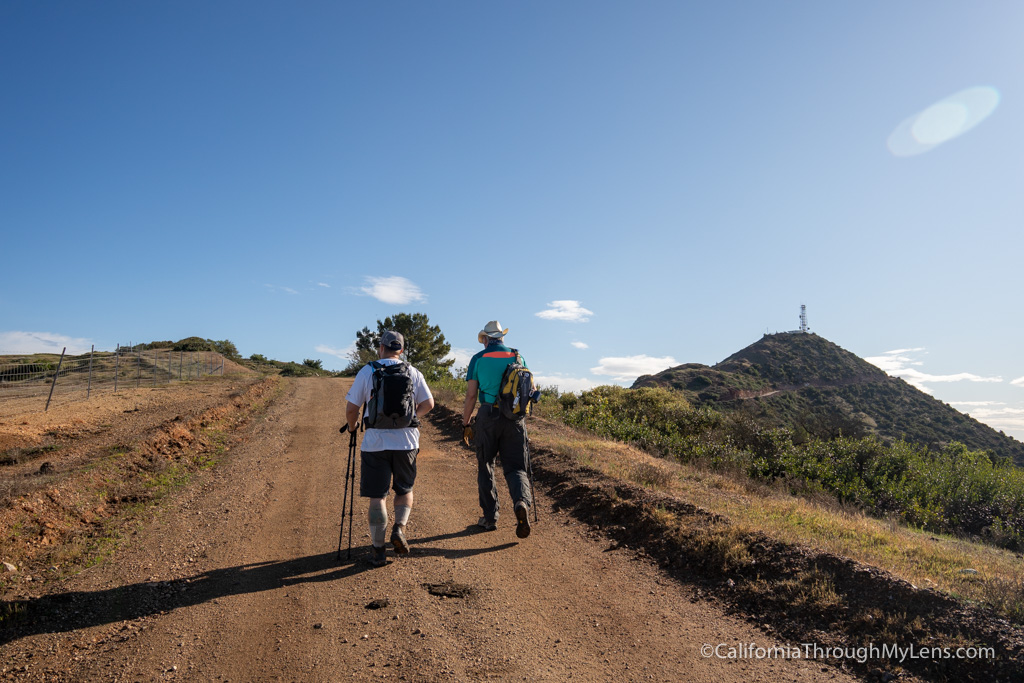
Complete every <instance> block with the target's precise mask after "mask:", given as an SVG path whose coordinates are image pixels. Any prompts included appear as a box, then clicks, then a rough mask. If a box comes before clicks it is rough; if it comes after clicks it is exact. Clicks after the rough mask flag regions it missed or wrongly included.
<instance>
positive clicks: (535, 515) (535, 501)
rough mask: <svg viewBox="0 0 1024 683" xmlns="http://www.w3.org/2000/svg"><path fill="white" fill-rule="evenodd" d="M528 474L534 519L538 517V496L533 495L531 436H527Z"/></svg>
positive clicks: (536, 519)
mask: <svg viewBox="0 0 1024 683" xmlns="http://www.w3.org/2000/svg"><path fill="white" fill-rule="evenodd" d="M526 474H527V477H528V478H529V480H530V500H532V501H533V521H534V522H538V521H539V520H538V518H537V498H536V497H535V496H534V495H533V454H532V453H530V437H526Z"/></svg>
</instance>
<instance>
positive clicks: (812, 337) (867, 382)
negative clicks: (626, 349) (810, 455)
mask: <svg viewBox="0 0 1024 683" xmlns="http://www.w3.org/2000/svg"><path fill="white" fill-rule="evenodd" d="M652 386H660V387H666V388H669V389H674V390H676V391H679V392H681V393H683V394H684V395H685V396H686V398H687V399H688V400H689V401H691V402H692V403H694V404H702V405H709V406H712V407H714V408H716V409H717V410H720V411H722V412H727V413H728V412H743V413H747V414H751V415H755V416H758V417H761V418H764V419H767V420H769V421H771V422H774V423H776V424H780V425H783V426H786V427H788V428H789V429H791V430H793V432H794V434H795V435H796V436H797V437H798V438H799V437H809V436H825V437H829V436H837V435H838V434H839V433H842V434H845V435H848V436H857V435H860V434H877V435H878V436H880V437H882V438H883V439H886V440H892V439H899V438H903V439H906V440H907V441H913V442H915V443H920V444H924V445H928V446H932V447H941V446H942V445H944V444H946V443H949V442H951V441H959V442H961V443H963V444H965V445H966V446H967V447H968V448H970V449H973V450H988V451H992V452H994V453H995V454H996V455H997V456H1000V457H1004V458H1009V459H1011V460H1012V461H1013V462H1014V463H1016V464H1017V465H1022V466H1024V444H1022V443H1021V442H1019V441H1017V440H1016V439H1013V438H1011V437H1009V436H1006V435H1004V434H1003V433H1001V432H997V431H996V430H994V429H992V428H991V427H989V426H987V425H984V424H982V423H980V422H978V421H977V420H975V419H974V418H972V417H970V416H969V415H965V414H964V413H961V412H960V411H958V410H956V409H954V408H952V407H950V406H949V405H948V404H945V403H943V402H942V401H939V400H937V399H935V398H933V397H931V396H929V395H928V394H926V393H924V392H923V391H921V390H919V389H917V388H915V387H913V386H911V385H909V384H907V383H906V382H904V381H903V380H901V379H897V378H894V377H890V376H888V375H887V374H885V373H884V372H883V371H882V370H880V369H879V368H877V367H875V366H874V365H872V364H871V363H868V362H867V361H866V360H864V359H863V358H860V357H858V356H857V355H855V354H853V353H850V352H849V351H847V350H846V349H843V348H841V347H840V346H838V345H837V344H834V343H832V342H830V341H829V340H827V339H825V338H824V337H821V336H819V335H816V334H805V333H801V332H781V333H779V334H772V335H767V334H766V335H765V336H764V337H762V338H761V339H759V340H758V341H756V342H754V343H753V344H751V345H750V346H748V347H746V348H745V349H743V350H741V351H738V352H736V353H734V354H733V355H731V356H729V357H728V358H726V359H725V360H723V361H722V362H720V363H717V364H716V365H713V366H710V367H709V366H707V365H701V364H699V363H686V364H684V365H679V366H676V367H674V368H669V369H668V370H664V371H662V372H659V373H658V374H656V375H644V376H642V377H639V378H638V379H637V380H636V382H634V384H633V387H634V388H638V387H652Z"/></svg>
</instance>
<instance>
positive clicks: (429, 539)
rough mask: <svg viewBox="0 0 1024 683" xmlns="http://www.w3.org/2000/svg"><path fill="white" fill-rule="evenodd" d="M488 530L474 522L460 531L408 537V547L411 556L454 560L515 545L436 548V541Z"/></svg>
mask: <svg viewBox="0 0 1024 683" xmlns="http://www.w3.org/2000/svg"><path fill="white" fill-rule="evenodd" d="M488 533H490V532H488V531H484V530H483V529H481V528H480V527H478V526H477V525H476V524H470V525H469V526H467V527H466V528H465V529H462V530H461V531H453V532H452V533H449V534H438V535H437V536H426V537H424V538H410V539H409V547H410V552H411V554H412V556H413V557H416V556H424V557H445V558H448V559H450V560H456V559H459V558H462V557H473V556H474V555H482V554H484V553H493V552H498V551H501V550H508V549H509V548H514V547H516V545H518V544H516V543H503V544H502V545H488V546H483V547H479V548H438V547H437V546H436V545H435V544H436V543H437V542H438V541H447V540H449V539H452V538H468V537H470V536H484V535H486V534H488Z"/></svg>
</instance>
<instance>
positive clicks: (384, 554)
mask: <svg viewBox="0 0 1024 683" xmlns="http://www.w3.org/2000/svg"><path fill="white" fill-rule="evenodd" d="M387 563H388V549H387V547H386V546H382V547H380V548H378V547H377V546H375V545H373V546H370V565H371V566H373V567H383V566H384V565H386V564H387Z"/></svg>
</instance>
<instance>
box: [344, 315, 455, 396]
mask: <svg viewBox="0 0 1024 683" xmlns="http://www.w3.org/2000/svg"><path fill="white" fill-rule="evenodd" d="M387 330H395V331H396V332H399V333H401V335H402V337H404V338H405V351H404V355H405V360H407V361H408V362H409V363H411V364H412V365H413V366H415V367H416V369H417V370H419V371H420V372H422V373H423V376H424V377H426V379H427V380H428V381H430V380H436V379H439V378H440V377H443V376H444V375H446V374H449V373H450V372H451V367H452V365H453V364H454V363H455V359H454V358H449V359H447V360H445V356H447V355H448V353H449V352H450V351H451V350H452V345H451V344H449V343H448V342H446V341H445V340H444V334H442V333H441V328H440V327H438V326H437V325H431V324H430V320H429V319H428V318H427V316H426V315H425V314H423V313H399V314H397V315H395V316H394V317H387V318H384V320H383V321H381V320H378V321H377V329H376V330H375V331H371V330H370V328H369V327H364V328H363V329H362V330H360V331H358V332H356V348H355V351H353V352H352V353H351V354H350V355H349V359H350V362H349V367H348V369H349V370H358V369H359V368H360V367H362V366H363V365H365V364H366V363H368V362H370V361H372V360H376V359H377V347H378V346H380V338H381V335H383V334H384V332H386V331H387Z"/></svg>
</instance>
